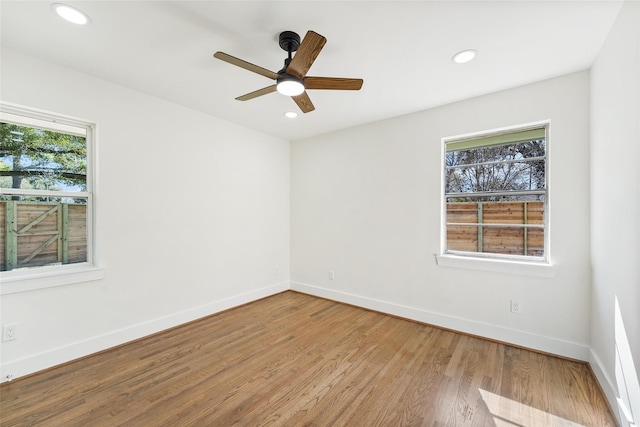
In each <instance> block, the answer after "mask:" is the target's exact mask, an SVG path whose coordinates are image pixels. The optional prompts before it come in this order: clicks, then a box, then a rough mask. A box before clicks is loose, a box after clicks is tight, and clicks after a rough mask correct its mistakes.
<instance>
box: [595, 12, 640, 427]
mask: <svg viewBox="0 0 640 427" xmlns="http://www.w3.org/2000/svg"><path fill="white" fill-rule="evenodd" d="M591 91H592V101H591V117H592V121H591V151H592V156H591V212H592V218H591V220H592V221H591V239H592V246H591V254H592V264H593V290H592V300H593V302H592V312H591V347H592V352H593V358H594V359H595V363H596V364H597V365H598V366H599V368H600V369H601V370H602V373H603V374H604V376H606V377H607V378H604V377H601V378H600V379H601V382H602V381H603V380H604V381H608V382H612V383H615V373H614V372H615V363H614V349H615V345H614V337H615V324H614V298H615V297H617V298H618V300H619V303H620V312H621V314H622V320H623V322H624V326H625V328H626V335H627V337H626V338H627V340H628V343H629V347H630V349H631V353H632V355H633V356H632V357H633V360H634V364H635V366H636V369H640V223H639V222H640V173H639V172H638V169H639V167H640V130H639V126H640V3H638V2H635V1H627V2H626V3H625V4H624V5H623V7H622V9H621V11H620V14H619V16H618V20H617V21H616V23H615V24H614V26H613V28H612V30H611V32H610V34H609V36H608V38H607V40H606V42H605V44H604V46H603V48H602V50H601V52H600V54H599V55H598V59H597V61H596V63H595V64H594V66H593V68H592V80H591ZM627 381H628V382H629V384H632V382H633V378H627ZM637 382H638V378H637V377H636V378H635V383H636V384H637ZM638 403H640V395H637V404H638ZM634 415H635V416H636V417H637V418H639V419H637V420H636V423H639V422H640V413H637V414H634Z"/></svg>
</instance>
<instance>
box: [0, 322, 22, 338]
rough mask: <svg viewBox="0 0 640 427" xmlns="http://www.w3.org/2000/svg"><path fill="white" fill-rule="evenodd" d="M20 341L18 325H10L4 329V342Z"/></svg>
mask: <svg viewBox="0 0 640 427" xmlns="http://www.w3.org/2000/svg"><path fill="white" fill-rule="evenodd" d="M17 339H18V324H17V323H10V324H7V325H4V326H3V327H2V341H13V340H17Z"/></svg>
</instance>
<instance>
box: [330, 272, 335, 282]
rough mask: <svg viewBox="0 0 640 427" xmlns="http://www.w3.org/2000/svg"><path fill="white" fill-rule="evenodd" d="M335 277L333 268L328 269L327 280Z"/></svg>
mask: <svg viewBox="0 0 640 427" xmlns="http://www.w3.org/2000/svg"><path fill="white" fill-rule="evenodd" d="M335 278H336V275H335V273H334V272H333V270H330V271H329V280H333V279H335Z"/></svg>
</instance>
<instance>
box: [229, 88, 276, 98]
mask: <svg viewBox="0 0 640 427" xmlns="http://www.w3.org/2000/svg"><path fill="white" fill-rule="evenodd" d="M275 91H276V85H271V86H267V87H263V88H262V89H258V90H256V91H253V92H251V93H247V94H246V95H242V96H239V97H237V98H236V99H237V100H238V101H248V100H250V99H253V98H257V97H259V96H262V95H266V94H268V93H271V92H275Z"/></svg>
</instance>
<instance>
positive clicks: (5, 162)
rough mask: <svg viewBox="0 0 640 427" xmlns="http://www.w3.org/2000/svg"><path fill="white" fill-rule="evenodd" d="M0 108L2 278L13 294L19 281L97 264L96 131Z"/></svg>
mask: <svg viewBox="0 0 640 427" xmlns="http://www.w3.org/2000/svg"><path fill="white" fill-rule="evenodd" d="M0 107H1V110H0V224H1V227H0V274H1V275H2V281H3V293H6V292H4V291H5V289H4V288H5V286H4V285H5V283H6V282H7V281H9V282H10V281H11V279H14V280H16V279H19V280H25V278H30V277H31V278H32V277H33V276H34V272H38V273H39V277H42V274H41V273H43V272H48V273H50V274H54V275H55V274H56V271H58V274H60V271H63V272H65V274H68V273H69V271H70V270H69V266H75V267H78V266H84V267H86V266H92V265H93V262H94V259H93V258H94V257H93V255H94V254H93V246H92V243H93V229H92V226H93V221H92V198H93V195H92V185H93V179H92V168H93V164H92V161H91V152H92V138H93V132H92V131H93V127H92V125H91V124H89V123H84V122H80V121H76V120H72V119H68V118H63V117H59V116H55V115H51V114H47V113H41V112H36V111H30V110H27V109H24V108H21V107H16V106H10V105H7V104H2V105H1V106H0ZM71 271H77V269H76V270H71ZM85 279H86V277H85V278H84V279H82V280H85ZM57 282H59V281H57ZM58 284H60V283H58ZM27 287H29V286H27ZM36 287H43V286H36ZM29 288H30V289H33V286H31V287H29Z"/></svg>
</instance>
